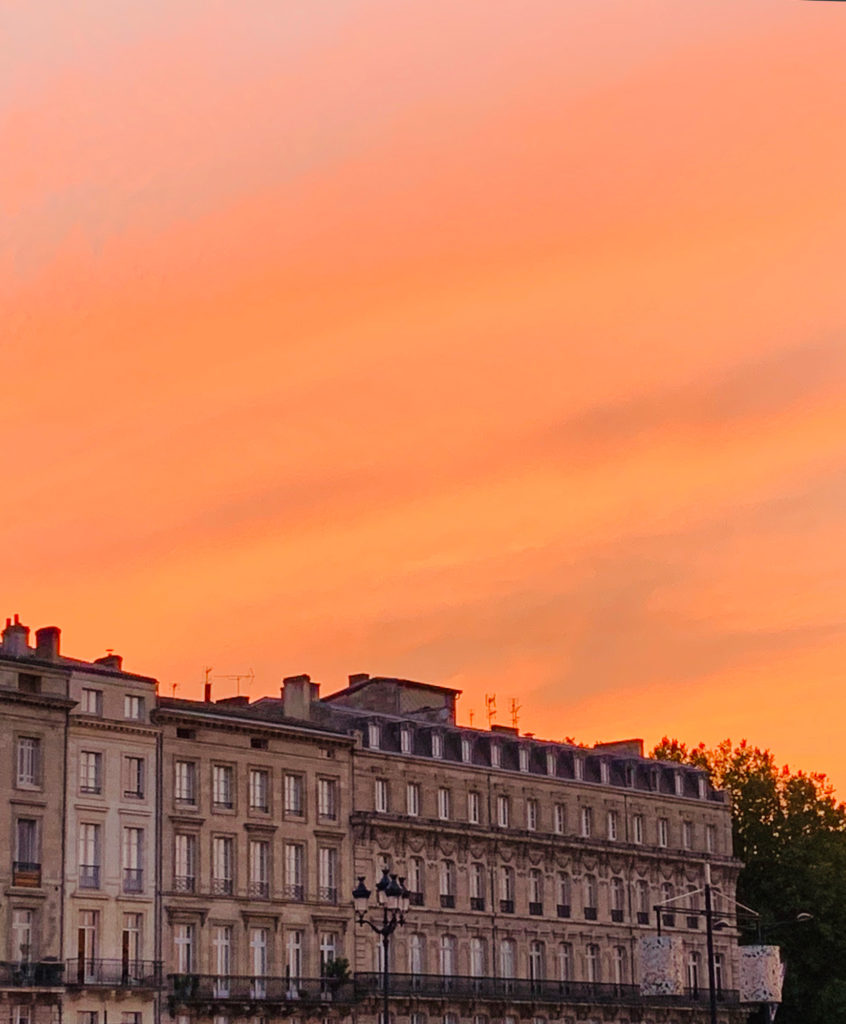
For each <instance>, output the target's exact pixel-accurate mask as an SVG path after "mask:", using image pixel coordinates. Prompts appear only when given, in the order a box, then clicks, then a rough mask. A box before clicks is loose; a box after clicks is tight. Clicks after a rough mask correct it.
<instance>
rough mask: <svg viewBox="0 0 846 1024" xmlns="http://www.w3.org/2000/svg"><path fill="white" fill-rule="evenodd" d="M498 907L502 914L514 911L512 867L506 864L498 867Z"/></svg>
mask: <svg viewBox="0 0 846 1024" xmlns="http://www.w3.org/2000/svg"><path fill="white" fill-rule="evenodd" d="M499 909H500V912H501V913H503V914H513V913H514V868H512V867H510V866H509V865H507V864H504V865H503V866H502V867H501V868H500V869H499Z"/></svg>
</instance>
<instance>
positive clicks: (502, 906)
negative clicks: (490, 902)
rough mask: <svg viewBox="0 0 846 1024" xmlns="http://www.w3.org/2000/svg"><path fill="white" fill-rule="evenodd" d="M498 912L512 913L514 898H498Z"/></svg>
mask: <svg viewBox="0 0 846 1024" xmlns="http://www.w3.org/2000/svg"><path fill="white" fill-rule="evenodd" d="M499 912H500V913H501V914H513V913H514V900H500V901H499Z"/></svg>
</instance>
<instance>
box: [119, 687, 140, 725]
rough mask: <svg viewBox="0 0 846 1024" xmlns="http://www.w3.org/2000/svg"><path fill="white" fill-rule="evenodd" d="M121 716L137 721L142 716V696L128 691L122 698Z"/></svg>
mask: <svg viewBox="0 0 846 1024" xmlns="http://www.w3.org/2000/svg"><path fill="white" fill-rule="evenodd" d="M123 717H124V718H131V719H132V720H133V721H135V722H138V721H140V720H141V719H142V718H143V717H144V698H143V697H136V696H135V695H134V694H132V693H128V694H127V695H126V696H125V697H124V698H123Z"/></svg>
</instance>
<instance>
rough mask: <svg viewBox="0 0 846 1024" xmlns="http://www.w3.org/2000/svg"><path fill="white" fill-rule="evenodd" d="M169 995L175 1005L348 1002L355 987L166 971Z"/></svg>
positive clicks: (316, 981) (347, 983)
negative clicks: (170, 972) (167, 973)
mask: <svg viewBox="0 0 846 1024" xmlns="http://www.w3.org/2000/svg"><path fill="white" fill-rule="evenodd" d="M168 982H169V986H168V987H169V990H170V998H171V1000H172V1002H173V1003H174V1004H175V1005H177V1006H179V1005H192V1004H201V1003H202V1004H214V1003H221V1002H235V1003H249V1002H255V1001H258V1000H260V1001H261V1002H263V1003H298V1004H305V1003H317V1004H320V1003H328V1002H340V1003H351V1002H353V1001H354V999H355V998H356V989H355V985H354V983H353V981H352V980H351V979H347V980H341V979H340V978H291V977H262V976H255V975H253V976H250V975H231V974H230V975H216V974H169V975H168Z"/></svg>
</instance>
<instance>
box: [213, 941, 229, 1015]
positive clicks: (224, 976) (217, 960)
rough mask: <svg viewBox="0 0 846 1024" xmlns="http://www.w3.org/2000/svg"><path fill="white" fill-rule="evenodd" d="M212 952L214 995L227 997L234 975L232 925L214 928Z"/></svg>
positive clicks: (222, 997)
mask: <svg viewBox="0 0 846 1024" xmlns="http://www.w3.org/2000/svg"><path fill="white" fill-rule="evenodd" d="M212 953H213V956H214V969H215V970H214V973H215V980H214V997H215V998H216V999H227V998H228V997H229V985H230V978H231V975H232V925H229V924H221V925H216V926H215V927H214V928H213V929H212Z"/></svg>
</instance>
